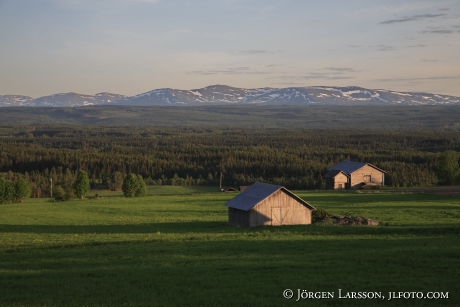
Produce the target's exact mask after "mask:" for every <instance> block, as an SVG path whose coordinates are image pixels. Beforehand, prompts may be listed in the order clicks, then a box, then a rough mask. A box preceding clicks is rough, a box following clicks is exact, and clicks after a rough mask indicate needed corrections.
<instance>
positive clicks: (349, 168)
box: [329, 160, 385, 175]
mask: <svg viewBox="0 0 460 307" xmlns="http://www.w3.org/2000/svg"><path fill="white" fill-rule="evenodd" d="M366 165H369V166H371V167H373V168H375V169H377V170H379V171H381V172H384V173H385V171H384V170H381V169H380V168H378V167H377V166H375V165H372V164H370V163H366V162H353V161H347V160H346V161H342V162H340V163H338V164H336V165H334V166H332V167H331V168H329V171H342V172H344V173H345V174H347V175H350V174H351V173H353V172H355V171H357V170H359V169H360V168H361V167H363V166H366Z"/></svg>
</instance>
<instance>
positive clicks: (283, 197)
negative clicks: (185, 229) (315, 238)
mask: <svg viewBox="0 0 460 307" xmlns="http://www.w3.org/2000/svg"><path fill="white" fill-rule="evenodd" d="M226 206H227V207H228V222H229V223H230V224H231V225H234V226H239V227H255V226H262V225H271V226H281V225H302V224H311V223H312V211H313V210H314V209H315V208H314V207H313V206H312V205H310V204H309V203H307V202H306V201H304V200H303V199H301V198H300V197H298V196H297V195H295V194H294V193H292V192H291V191H289V190H288V189H286V188H285V187H282V186H279V185H272V184H267V183H261V182H257V183H255V184H253V185H251V186H249V187H248V188H246V189H245V190H244V191H242V192H241V193H240V194H239V195H237V196H236V197H235V198H233V199H231V200H230V201H229V202H227V204H226Z"/></svg>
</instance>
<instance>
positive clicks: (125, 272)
mask: <svg viewBox="0 0 460 307" xmlns="http://www.w3.org/2000/svg"><path fill="white" fill-rule="evenodd" d="M296 193H297V194H298V195H299V196H301V197H303V198H304V199H305V200H307V201H309V202H311V203H312V204H313V205H315V206H317V207H321V208H324V209H326V210H328V211H331V212H332V213H336V214H342V213H353V214H356V215H363V216H366V217H370V218H374V219H377V220H379V221H381V222H382V224H383V225H382V226H378V227H364V226H353V227H350V226H333V225H309V226H290V227H265V228H256V229H239V228H234V227H231V226H228V225H227V223H226V221H227V211H226V207H225V206H224V204H225V202H226V201H227V200H229V199H230V198H232V197H234V196H235V194H233V193H220V192H215V191H214V189H207V188H183V187H153V188H151V189H150V190H149V195H150V196H148V197H144V198H138V199H126V198H123V197H121V193H111V192H101V193H99V194H100V195H102V196H103V197H102V198H100V199H91V200H84V201H77V200H76V201H70V202H62V203H59V202H50V201H48V200H35V199H34V200H29V201H28V202H27V203H25V204H11V205H0V306H301V305H303V306H373V305H378V306H402V305H416V306H438V305H439V306H444V305H449V306H460V286H459V284H458V281H459V280H460V223H459V221H460V198H459V197H458V196H446V195H430V194H410V193H408V194H399V193H390V192H382V193H369V194H368V193H363V194H360V193H354V192H306V191H297V192H296ZM285 289H292V290H293V295H294V296H293V298H292V299H285V298H284V297H283V291H285ZM298 289H300V291H302V290H307V291H308V292H309V293H317V292H329V293H332V294H333V295H334V298H323V299H317V298H316V299H314V298H307V299H303V298H302V299H300V300H299V301H296V300H297V296H298ZM339 289H342V290H341V291H342V292H341V296H342V298H340V297H339ZM404 291H408V292H412V291H414V292H421V293H423V294H424V295H425V294H427V293H429V292H443V293H447V292H448V299H432V300H429V299H417V298H409V299H403V298H401V299H393V300H388V297H389V292H404ZM351 292H378V293H381V294H382V296H384V298H381V299H372V300H370V299H354V298H350V297H348V298H347V297H346V294H347V293H348V294H350V293H351ZM317 295H318V294H317ZM350 295H351V294H350Z"/></svg>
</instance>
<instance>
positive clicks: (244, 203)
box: [226, 182, 314, 211]
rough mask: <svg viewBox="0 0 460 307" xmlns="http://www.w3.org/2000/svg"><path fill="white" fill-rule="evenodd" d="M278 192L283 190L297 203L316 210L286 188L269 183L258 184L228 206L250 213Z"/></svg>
mask: <svg viewBox="0 0 460 307" xmlns="http://www.w3.org/2000/svg"><path fill="white" fill-rule="evenodd" d="M278 190H283V191H284V192H286V193H287V194H288V195H290V196H291V197H293V198H295V199H296V200H297V201H299V202H301V203H302V204H303V205H305V206H307V207H308V208H310V209H314V207H313V206H312V205H310V204H309V203H307V202H306V201H304V200H303V199H301V198H300V197H298V196H297V195H295V194H294V193H292V192H291V191H289V190H287V189H286V188H284V187H282V186H279V185H273V184H268V183H262V182H256V183H254V184H253V185H251V186H250V187H248V188H247V189H246V190H244V191H243V192H241V193H240V194H239V195H237V196H236V197H235V198H233V199H231V200H230V201H229V202H228V203H227V204H226V206H227V207H230V208H235V209H239V210H243V211H249V210H251V209H252V208H253V207H254V206H256V205H257V204H258V203H260V202H261V201H263V200H264V199H266V198H267V197H269V196H270V195H272V194H273V193H275V192H276V191H278Z"/></svg>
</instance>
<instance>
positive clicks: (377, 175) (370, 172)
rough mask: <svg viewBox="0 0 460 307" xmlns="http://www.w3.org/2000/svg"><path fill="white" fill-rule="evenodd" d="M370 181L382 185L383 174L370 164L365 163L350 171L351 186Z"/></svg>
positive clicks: (383, 180)
mask: <svg viewBox="0 0 460 307" xmlns="http://www.w3.org/2000/svg"><path fill="white" fill-rule="evenodd" d="M363 182H364V183H372V184H376V185H384V183H385V174H384V173H383V172H381V171H379V170H378V169H375V168H373V167H372V166H369V165H365V166H363V167H361V168H360V169H358V170H356V171H354V172H353V173H351V187H354V186H356V185H359V184H361V183H363Z"/></svg>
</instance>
